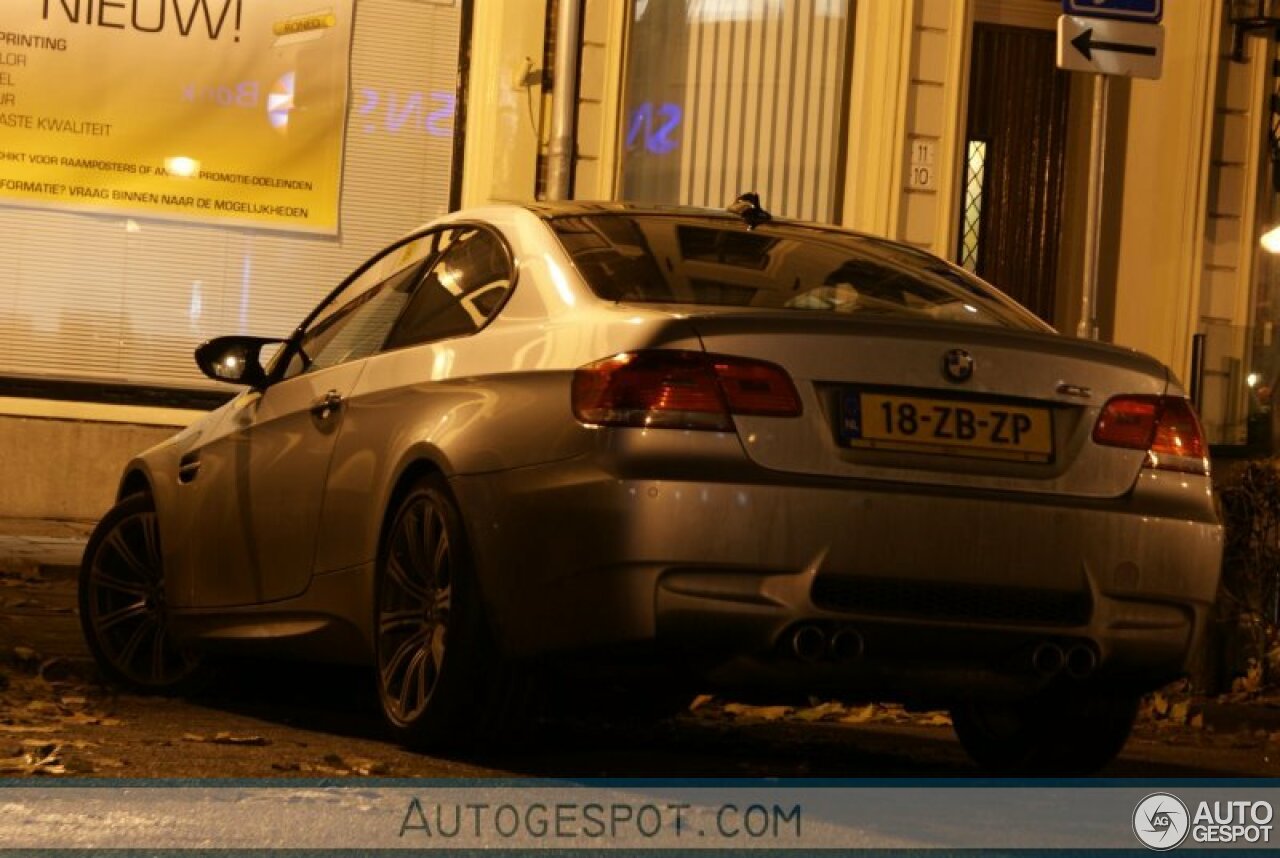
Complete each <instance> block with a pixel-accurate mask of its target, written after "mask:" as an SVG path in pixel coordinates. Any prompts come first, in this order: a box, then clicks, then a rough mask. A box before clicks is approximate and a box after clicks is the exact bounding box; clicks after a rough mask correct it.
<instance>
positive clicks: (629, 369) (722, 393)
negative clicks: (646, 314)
mask: <svg viewBox="0 0 1280 858" xmlns="http://www.w3.org/2000/svg"><path fill="white" fill-rule="evenodd" d="M800 412H801V409H800V396H799V395H798V394H797V393H796V388H795V385H794V384H792V383H791V378H790V377H789V376H788V375H787V373H786V371H784V370H783V369H782V368H781V367H779V366H775V365H774V364H771V363H765V362H763V361H756V360H750V359H748V358H740V357H726V356H724V355H708V354H704V353H702V352H687V351H644V352H630V353H627V354H620V355H614V356H613V357H609V358H605V359H604V360H598V361H596V362H595V363H592V364H588V365H587V366H584V367H582V368H581V369H579V370H578V371H577V372H575V373H574V376H573V413H574V415H575V416H577V418H578V419H579V420H581V421H582V422H583V423H592V424H596V425H600V426H646V427H654V428H672V429H710V430H716V431H720V432H728V431H732V429H733V421H732V419H731V415H733V414H742V415H755V416H767V417H795V416H798V415H799V414H800Z"/></svg>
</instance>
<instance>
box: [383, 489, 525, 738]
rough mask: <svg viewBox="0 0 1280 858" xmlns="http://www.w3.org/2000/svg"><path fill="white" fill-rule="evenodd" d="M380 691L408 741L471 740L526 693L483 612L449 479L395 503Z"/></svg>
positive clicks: (387, 550) (492, 728)
mask: <svg viewBox="0 0 1280 858" xmlns="http://www.w3.org/2000/svg"><path fill="white" fill-rule="evenodd" d="M373 633H374V634H373V637H374V659H375V663H374V667H375V674H376V676H375V681H376V683H377V693H378V701H379V704H380V705H381V707H382V713H383V716H384V718H385V719H386V721H387V724H388V725H389V726H390V728H391V730H392V731H393V733H395V735H396V737H397V738H398V739H399V740H400V741H401V742H403V743H404V744H406V745H409V746H410V747H414V748H418V749H422V750H428V749H430V750H442V749H448V748H454V749H456V748H461V747H466V746H468V745H470V744H471V743H472V742H474V741H475V740H477V739H479V738H481V737H486V738H487V737H489V736H491V735H493V734H495V733H496V732H497V730H498V729H500V726H501V722H502V720H503V716H507V717H510V715H511V713H512V712H513V710H514V709H516V708H518V704H519V700H518V697H519V695H518V694H517V693H516V691H515V686H514V684H513V683H512V682H511V681H510V680H509V678H508V674H509V671H508V670H507V668H506V666H505V665H504V664H503V662H502V660H501V658H500V657H499V656H498V653H497V648H496V647H495V646H494V643H493V639H492V635H491V634H490V632H489V627H488V623H487V621H486V618H485V613H484V605H483V601H482V599H481V597H480V592H479V587H478V585H477V582H476V576H475V569H474V566H473V564H472V560H471V553H470V550H469V548H468V543H467V538H466V531H465V529H464V527H463V525H462V518H461V515H460V514H459V512H458V507H457V504H456V503H454V501H453V498H452V495H451V494H450V492H449V489H448V486H447V485H446V484H445V482H444V480H443V479H442V478H440V477H438V476H436V475H430V476H426V477H423V478H422V479H420V480H418V482H416V483H415V484H414V485H413V486H412V487H411V488H410V489H409V491H408V492H407V493H405V495H404V496H403V497H402V498H401V499H400V500H399V501H398V502H397V503H396V505H395V507H394V512H393V513H392V515H391V518H390V525H389V528H388V530H387V536H386V539H385V544H384V545H383V547H382V550H381V551H380V552H379V558H378V565H377V576H376V583H375V592H374V617H373Z"/></svg>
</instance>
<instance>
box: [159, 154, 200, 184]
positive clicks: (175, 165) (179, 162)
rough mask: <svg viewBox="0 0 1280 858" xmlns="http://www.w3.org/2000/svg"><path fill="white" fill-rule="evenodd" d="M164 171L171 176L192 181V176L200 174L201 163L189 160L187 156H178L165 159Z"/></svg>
mask: <svg viewBox="0 0 1280 858" xmlns="http://www.w3.org/2000/svg"><path fill="white" fill-rule="evenodd" d="M164 170H165V172H166V173H168V174H169V175H170V176H177V177H179V178H182V179H190V178H191V177H192V176H194V175H196V174H197V173H199V172H200V162H199V161H197V160H196V159H195V158H188V157H186V156H185V155H177V156H175V157H173V158H165V159H164Z"/></svg>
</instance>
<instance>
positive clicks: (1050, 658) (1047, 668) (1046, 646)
mask: <svg viewBox="0 0 1280 858" xmlns="http://www.w3.org/2000/svg"><path fill="white" fill-rule="evenodd" d="M1065 663H1066V655H1065V654H1064V653H1063V652H1062V647H1060V646H1058V645H1057V644H1056V643H1053V642H1052V641H1044V642H1043V643H1041V644H1039V645H1038V646H1037V647H1036V648H1035V651H1034V652H1032V653H1031V666H1032V667H1034V668H1035V670H1036V673H1038V674H1040V675H1041V676H1053V675H1054V674H1055V673H1057V672H1058V671H1060V670H1062V666H1063V664H1065Z"/></svg>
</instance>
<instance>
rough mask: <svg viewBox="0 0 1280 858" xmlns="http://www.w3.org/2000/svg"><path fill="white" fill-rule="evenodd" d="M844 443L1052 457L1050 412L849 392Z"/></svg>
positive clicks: (842, 431) (842, 428)
mask: <svg viewBox="0 0 1280 858" xmlns="http://www.w3.org/2000/svg"><path fill="white" fill-rule="evenodd" d="M840 437H841V440H842V441H843V442H844V443H846V444H848V445H850V446H853V447H868V448H877V449H882V450H904V451H910V452H917V453H928V452H941V453H951V454H959V455H964V456H978V457H981V458H989V459H1012V460H1015V461H1023V462H1048V461H1052V459H1053V415H1052V413H1051V412H1050V411H1049V409H1048V408H1036V407H1029V406H1023V405H1009V404H1006V403H988V402H969V401H963V400H952V399H929V398H926V397H918V396H903V395H899V394H893V393H870V392H866V391H848V392H846V393H845V394H844V396H843V398H842V405H841V414H840Z"/></svg>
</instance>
